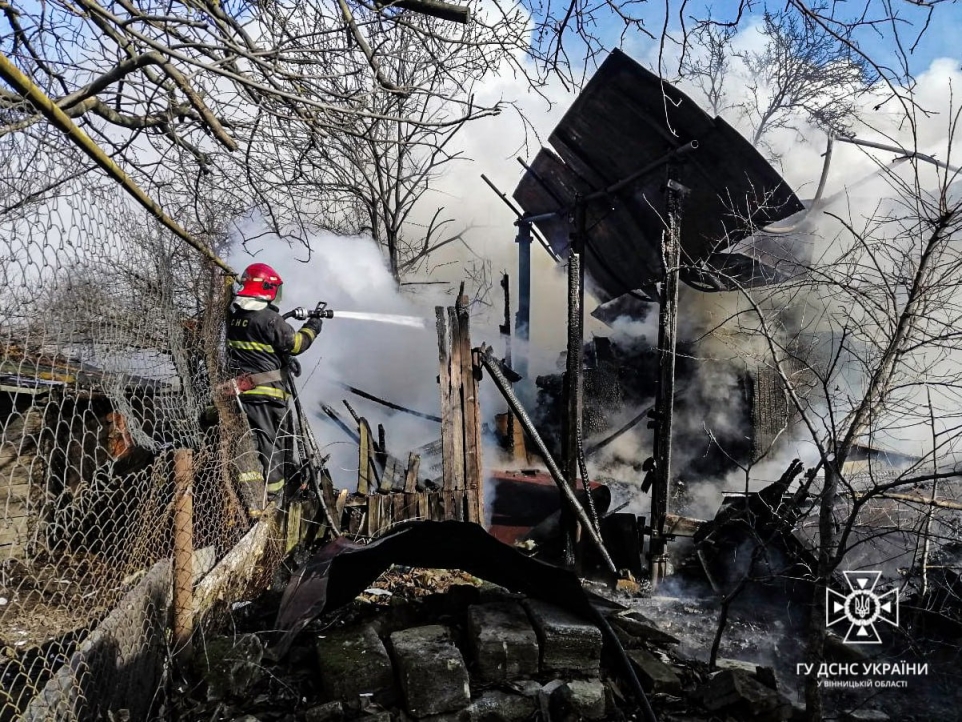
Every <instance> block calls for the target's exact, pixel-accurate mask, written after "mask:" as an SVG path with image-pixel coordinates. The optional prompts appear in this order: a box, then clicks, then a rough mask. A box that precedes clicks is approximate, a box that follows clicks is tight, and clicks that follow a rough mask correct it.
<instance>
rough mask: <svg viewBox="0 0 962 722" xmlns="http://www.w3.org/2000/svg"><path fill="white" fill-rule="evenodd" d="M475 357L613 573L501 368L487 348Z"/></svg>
mask: <svg viewBox="0 0 962 722" xmlns="http://www.w3.org/2000/svg"><path fill="white" fill-rule="evenodd" d="M478 357H479V358H480V359H481V364H482V365H483V366H484V368H485V369H487V371H488V373H489V374H490V375H491V380H492V381H494V385H495V386H497V387H498V391H500V392H501V395H502V396H504V398H505V401H507V402H508V406H509V407H510V408H511V411H512V412H514V415H515V416H516V417H517V418H518V421H520V422H521V426H522V428H523V429H524V430H525V432H526V433H527V434H528V437H529V438H530V439H531V441H533V442H534V444H535V446H536V447H537V448H538V451H539V452H540V453H541V456H542V458H543V459H544V463H545V466H546V467H548V473H549V474H551V478H552V479H554V482H555V484H557V485H558V488H559V489H561V493H562V497H563V498H564V500H565V501H566V502H567V503H568V505H569V506H570V507H571V510H572V511H573V512H574V513H575V515H576V516H577V517H578V521H579V522H581V524H582V526H583V527H584V528H585V529H586V530H587V531H588V536H589V537H590V539H591V541H592V542H593V543H594V545H595V546H596V547H597V549H598V552H599V553H600V554H601V558H602V559H603V560H604V562H605V566H607V567H608V570H609V571H610V572H611V573H612V574H617V573H618V569H617V568H616V567H615V563H614V562H613V561H611V556H610V555H609V554H608V550H607V549H605V544H604V542H603V541H602V540H601V536H600V535H599V534H598V532H597V530H595V528H594V527H593V526H592V525H591V520H590V519H588V515H587V514H586V513H585V510H584V509H583V508H582V506H581V504H579V503H578V498H577V497H576V496H575V493H574V492H573V491H572V490H571V487H570V486H568V482H567V481H565V478H564V476H562V474H561V470H560V469H559V468H558V465H557V464H556V463H555V461H554V459H553V458H552V457H551V452H549V451H548V447H547V446H545V443H544V440H543V439H542V438H541V436H540V435H539V434H538V430H537V429H535V427H534V424H533V423H532V422H531V418H530V417H529V416H528V412H527V411H525V410H524V407H523V406H522V405H521V402H520V401H518V397H517V396H515V395H514V391H512V390H511V384H509V383H508V380H507V379H506V378H505V377H504V374H503V373H502V372H501V368H500V367H499V366H498V362H497V360H496V359H494V358H493V357H492V356H491V351H490V349H486V348H484V347H482V348H481V349H480V353H479V354H478Z"/></svg>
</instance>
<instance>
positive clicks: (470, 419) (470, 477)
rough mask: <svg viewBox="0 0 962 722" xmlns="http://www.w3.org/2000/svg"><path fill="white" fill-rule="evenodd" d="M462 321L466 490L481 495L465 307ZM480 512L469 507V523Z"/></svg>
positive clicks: (475, 399)
mask: <svg viewBox="0 0 962 722" xmlns="http://www.w3.org/2000/svg"><path fill="white" fill-rule="evenodd" d="M457 312H458V317H459V329H458V330H459V337H458V343H459V344H460V346H461V353H460V357H461V398H462V403H463V405H462V417H463V420H464V421H463V423H464V487H465V488H466V489H470V490H473V491H474V492H476V493H475V494H474V496H473V497H472V498H474V499H477V498H478V496H479V494H480V489H481V484H482V478H481V473H482V471H481V466H482V446H481V420H480V418H479V413H478V412H479V405H478V382H477V379H475V376H474V355H473V354H472V352H471V318H470V315H469V314H468V309H467V306H466V305H465V304H463V303H461V304H459V305H458V308H457ZM480 517H481V509H480V508H479V507H478V506H477V504H474V505H468V507H467V511H466V517H465V518H466V519H467V520H468V521H470V522H475V523H478V522H480Z"/></svg>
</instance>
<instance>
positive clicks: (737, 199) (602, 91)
mask: <svg viewBox="0 0 962 722" xmlns="http://www.w3.org/2000/svg"><path fill="white" fill-rule="evenodd" d="M549 140H550V142H551V145H552V146H553V148H554V149H555V151H556V153H553V152H551V151H548V150H542V151H541V152H540V153H539V154H538V155H537V157H536V158H535V159H534V161H533V162H532V164H531V170H530V171H529V172H527V173H525V175H524V176H523V177H522V179H521V181H520V183H519V185H518V187H517V189H516V190H515V192H514V198H515V200H517V201H518V203H519V204H520V205H521V207H522V208H523V209H524V212H525V213H526V214H527V215H533V214H541V213H549V212H552V211H556V210H559V209H565V208H571V207H572V206H573V205H574V203H575V199H576V197H577V196H578V195H579V194H580V195H586V194H588V193H590V192H592V191H597V190H602V189H604V188H607V187H609V186H611V185H613V184H614V183H617V182H618V181H621V180H623V179H625V178H626V177H628V176H630V175H632V174H633V173H636V172H637V171H638V170H640V169H642V168H644V167H645V166H646V165H649V164H651V163H652V162H654V161H656V160H658V159H659V158H662V157H664V156H665V155H666V154H668V153H671V152H672V151H674V150H677V149H680V148H683V147H684V146H685V145H687V144H689V143H690V142H691V141H697V143H698V148H697V149H696V150H694V151H692V152H690V153H688V154H686V155H685V156H684V158H683V159H682V158H679V159H677V160H675V161H672V165H671V167H670V168H669V167H668V166H661V167H659V168H658V169H656V170H654V171H652V172H651V173H649V174H647V175H646V176H644V177H642V178H639V179H638V180H636V181H635V182H633V183H631V184H629V185H628V186H626V187H625V188H624V189H622V190H620V191H618V192H617V193H614V194H610V195H608V196H607V197H606V198H605V199H604V200H603V201H599V202H595V203H592V205H591V207H590V208H589V209H588V212H587V227H588V240H587V249H586V268H587V271H588V274H589V275H590V277H591V279H592V280H593V281H594V284H595V286H596V290H597V291H598V295H599V296H600V297H601V300H603V301H604V300H609V299H611V298H615V297H617V296H620V295H622V294H624V293H626V292H628V291H631V290H634V289H637V288H649V287H651V285H652V284H653V283H654V282H656V281H657V279H658V277H659V276H660V265H661V263H660V253H659V248H660V242H661V234H662V230H663V228H664V221H663V219H665V218H667V209H666V207H665V194H664V192H663V189H664V187H665V184H666V181H667V179H668V173H669V172H670V173H671V175H672V177H673V178H674V179H676V180H678V181H679V182H680V183H682V184H683V185H684V186H686V187H687V188H689V190H690V195H689V196H688V199H687V201H686V203H685V210H684V216H683V219H682V223H681V243H682V252H683V262H685V263H691V262H696V261H703V260H705V259H706V258H707V257H708V256H709V255H710V254H711V253H713V252H717V251H718V250H721V249H723V248H727V247H728V246H730V245H731V244H733V243H735V242H736V241H738V240H740V239H742V238H744V237H745V236H747V235H749V234H750V233H751V232H752V230H753V229H754V228H757V227H758V226H764V225H768V224H770V223H773V222H775V221H778V220H781V219H783V218H785V217H787V216H790V215H792V214H793V213H797V212H798V211H800V210H802V208H803V207H802V204H801V202H800V201H799V200H798V198H797V197H796V196H795V194H794V193H793V192H792V190H791V189H790V188H789V187H788V186H787V185H786V183H785V182H784V181H783V180H782V178H781V177H780V176H779V174H778V173H777V172H776V171H775V170H774V169H773V168H772V167H771V165H769V164H768V162H767V161H765V159H764V158H763V157H762V156H761V155H760V154H759V153H758V152H757V151H756V150H755V149H754V148H753V147H752V146H751V144H750V143H749V142H748V141H747V140H745V139H744V138H743V137H742V136H741V135H739V134H738V132H737V131H735V130H734V129H732V128H731V127H730V126H729V125H728V124H727V123H725V121H723V120H722V119H721V118H714V119H712V118H711V117H710V116H708V115H707V114H706V113H704V112H703V111H702V110H701V109H700V108H699V107H698V106H697V105H696V104H695V103H694V102H693V101H692V100H691V99H690V98H688V97H687V96H686V95H685V94H684V93H682V92H681V91H679V90H677V89H676V88H674V87H672V86H671V85H670V84H668V83H666V82H664V81H662V80H661V79H660V78H658V77H657V76H656V75H654V74H652V73H650V72H648V71H647V70H645V69H644V68H642V67H641V66H640V65H638V64H637V63H636V62H635V61H633V60H632V59H631V58H629V57H628V56H627V55H624V54H623V53H621V52H619V51H614V52H613V53H612V54H611V55H610V56H609V57H608V59H607V60H606V61H605V62H604V63H603V64H602V66H601V67H600V68H599V69H598V72H597V73H595V75H594V77H592V79H591V81H590V82H589V83H588V84H587V86H586V87H585V89H584V91H583V92H582V93H581V95H580V96H579V97H578V98H577V99H576V100H575V102H574V104H573V105H572V107H571V108H570V109H569V111H568V112H567V113H566V114H565V116H564V118H563V119H562V120H561V122H560V123H559V124H558V127H557V128H555V130H554V132H553V133H552V134H551V136H550V139H549ZM570 216H571V214H570V213H562V214H561V216H560V218H558V219H555V220H550V221H542V222H538V223H537V224H536V225H537V226H538V228H539V229H540V230H541V231H542V232H543V233H544V234H545V236H546V237H547V238H548V239H549V242H550V243H551V245H552V247H553V248H554V250H555V251H556V252H562V253H563V252H564V251H565V250H566V248H567V244H568V237H569V235H570V230H571V229H570V225H569V220H570Z"/></svg>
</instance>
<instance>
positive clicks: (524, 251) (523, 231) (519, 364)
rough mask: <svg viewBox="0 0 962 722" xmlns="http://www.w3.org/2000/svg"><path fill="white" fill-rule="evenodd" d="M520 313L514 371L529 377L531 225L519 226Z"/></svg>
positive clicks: (515, 323) (517, 321) (517, 322)
mask: <svg viewBox="0 0 962 722" xmlns="http://www.w3.org/2000/svg"><path fill="white" fill-rule="evenodd" d="M516 240H517V244H518V312H517V314H515V317H514V326H515V329H517V335H518V340H519V341H521V343H520V344H518V355H517V360H516V361H515V362H514V364H515V365H514V367H513V368H514V370H515V371H517V372H518V375H519V376H523V377H525V378H527V376H528V353H529V352H528V339H529V328H530V325H531V224H530V223H520V224H518V236H517V239H516Z"/></svg>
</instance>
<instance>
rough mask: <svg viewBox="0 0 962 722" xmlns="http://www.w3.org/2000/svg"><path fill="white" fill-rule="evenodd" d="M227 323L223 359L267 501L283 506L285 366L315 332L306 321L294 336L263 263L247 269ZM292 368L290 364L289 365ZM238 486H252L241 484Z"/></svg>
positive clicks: (316, 325)
mask: <svg viewBox="0 0 962 722" xmlns="http://www.w3.org/2000/svg"><path fill="white" fill-rule="evenodd" d="M240 283H241V288H240V290H238V291H237V292H236V293H235V297H234V300H233V302H232V303H231V306H230V311H229V312H228V317H227V358H228V366H229V368H230V369H231V371H232V373H234V374H236V375H237V378H236V379H235V380H234V383H235V388H236V392H237V395H238V399H239V400H240V402H241V406H242V407H243V409H244V411H245V413H246V414H247V419H248V421H250V426H251V430H252V431H253V433H254V437H255V442H256V446H257V451H258V454H259V456H260V459H261V464H262V466H263V470H264V475H265V477H266V480H267V500H268V502H271V501H273V502H276V503H277V504H278V506H280V505H282V504H283V500H284V487H285V482H286V480H285V461H286V460H287V459H286V457H287V456H288V455H289V454H288V451H287V450H286V449H285V447H286V446H288V444H284V443H282V442H283V441H284V440H282V439H279V436H280V435H281V430H282V428H283V426H284V421H285V417H286V415H287V410H288V406H287V401H288V398H289V396H290V394H289V392H288V378H287V373H288V364H289V363H291V357H292V356H297V355H298V354H301V353H304V352H305V351H306V350H307V349H308V348H310V346H311V344H312V343H313V342H314V339H315V338H317V335H318V334H319V333H320V332H321V319H320V318H316V317H311V318H309V319H308V320H307V323H305V324H304V325H303V326H301V328H300V330H298V331H295V330H294V329H293V328H292V327H291V326H290V325H289V324H288V323H287V321H285V320H284V318H283V317H282V316H281V314H280V313H278V308H277V306H275V305H274V303H275V302H279V301H280V300H281V285H282V284H283V283H284V282H283V281H282V280H281V277H280V275H278V273H277V271H275V270H274V269H273V268H271V267H270V266H268V265H267V264H265V263H254V264H251V265H250V266H248V267H247V268H246V269H245V270H244V273H243V274H242V275H241V278H240ZM294 363H296V362H294ZM243 481H254V480H253V479H243Z"/></svg>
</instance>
